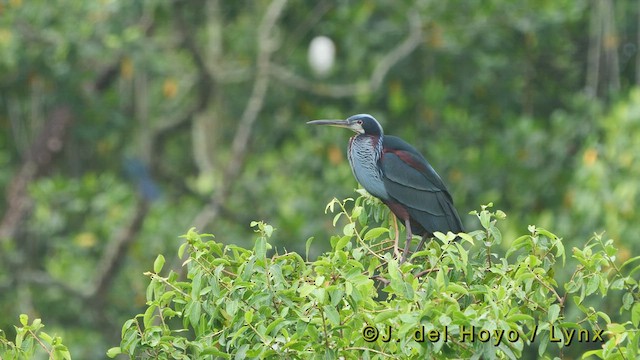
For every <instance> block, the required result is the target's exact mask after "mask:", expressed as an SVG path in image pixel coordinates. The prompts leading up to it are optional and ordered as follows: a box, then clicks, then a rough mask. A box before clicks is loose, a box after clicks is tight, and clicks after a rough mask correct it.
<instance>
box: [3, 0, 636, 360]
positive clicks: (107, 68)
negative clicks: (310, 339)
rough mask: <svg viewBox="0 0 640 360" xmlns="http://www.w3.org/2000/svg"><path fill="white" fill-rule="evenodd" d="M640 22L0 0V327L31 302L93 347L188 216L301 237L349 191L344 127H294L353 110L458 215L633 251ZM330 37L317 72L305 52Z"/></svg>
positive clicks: (406, 10) (323, 5) (498, 7)
mask: <svg viewBox="0 0 640 360" xmlns="http://www.w3.org/2000/svg"><path fill="white" fill-rule="evenodd" d="M639 19H640V6H639V5H638V3H637V2H633V1H618V2H613V1H611V0H601V1H570V0H561V1H518V2H513V1H508V0H492V1H482V2H475V1H447V2H437V1H393V2H392V1H383V0H379V1H376V0H370V1H358V2H356V1H342V2H333V1H318V2H286V1H280V0H274V1H273V2H269V1H219V0H218V1H216V0H210V1H204V0H200V1H178V0H174V1H152V0H149V1H137V2H129V1H117V0H104V1H91V2H77V1H70V0H59V1H54V2H49V1H21V0H11V1H6V2H3V3H1V4H0V74H2V75H1V76H0V128H1V129H2V131H1V133H0V135H1V136H0V164H1V166H0V185H1V187H2V189H4V191H2V192H1V194H0V197H1V200H2V201H1V202H0V214H1V219H0V314H1V316H0V328H2V329H5V330H6V331H9V332H10V331H12V328H11V324H14V323H15V319H17V316H18V314H20V313H28V314H30V315H32V316H31V317H41V318H42V319H43V322H44V323H46V324H47V327H48V331H49V332H52V333H53V332H57V333H58V334H61V335H62V336H63V337H64V339H65V343H66V344H68V345H69V347H70V349H71V350H72V353H74V354H75V356H77V357H80V358H99V357H103V356H104V353H105V350H106V349H107V348H108V347H109V346H113V345H114V344H117V343H118V341H119V337H120V328H121V326H122V323H123V321H124V320H126V319H128V318H130V317H131V316H132V314H135V313H137V312H139V311H140V309H141V308H142V307H143V306H144V304H145V296H144V291H145V287H146V279H145V278H144V277H142V276H141V273H142V272H143V271H145V269H148V268H149V264H151V263H152V261H153V259H155V257H156V255H157V254H158V253H165V254H166V253H167V252H169V251H173V249H175V248H176V246H177V244H179V241H178V239H177V238H176V235H177V234H181V233H183V232H184V231H185V229H188V228H190V227H191V226H195V227H196V228H197V229H198V230H199V231H203V232H211V233H214V234H216V236H217V239H218V241H220V242H223V243H235V244H238V245H242V246H247V245H248V244H250V242H251V241H252V240H251V235H250V234H251V233H252V230H251V229H250V227H249V223H250V222H251V221H252V220H255V219H261V220H264V221H266V222H268V223H270V224H272V225H273V226H274V227H275V228H276V229H277V231H278V233H279V236H278V237H277V239H278V241H280V242H279V243H277V244H276V246H278V247H281V248H286V249H288V250H294V251H298V252H300V253H302V252H304V250H305V249H304V246H305V245H304V244H305V242H306V240H307V239H308V238H309V237H311V236H314V237H316V238H317V239H325V238H326V237H327V233H328V232H329V230H330V229H331V217H330V216H328V215H325V214H324V213H323V210H322V209H324V206H325V204H326V203H327V202H329V201H330V200H331V199H332V198H333V197H337V198H344V197H346V196H353V189H355V188H356V187H357V184H356V182H355V180H354V179H353V177H352V175H351V173H350V170H349V166H348V163H347V161H346V156H345V148H346V143H347V138H348V136H350V134H347V133H346V132H340V131H339V130H337V129H317V128H309V127H307V126H305V121H307V120H310V119H317V118H345V117H347V116H349V115H352V114H355V113H362V112H367V113H371V114H373V115H374V116H375V117H377V118H378V119H379V120H380V121H381V122H382V125H383V126H384V128H385V131H386V132H387V133H389V134H394V135H399V136H401V137H403V138H405V139H406V140H407V141H408V142H410V143H412V144H414V145H415V146H416V147H417V148H418V149H419V150H420V151H422V152H423V153H424V154H425V156H426V157H427V158H428V159H429V160H430V161H431V163H432V164H433V165H434V167H435V168H436V169H437V171H438V172H439V173H440V175H441V176H442V177H443V178H444V179H445V181H446V183H447V184H448V185H449V188H450V190H451V193H452V195H453V197H454V200H455V203H456V206H457V208H458V209H459V211H460V213H461V214H463V216H462V217H463V221H464V222H465V224H467V226H468V227H469V230H473V227H475V226H477V225H476V223H474V222H473V219H472V217H469V216H468V215H465V214H466V213H467V212H468V211H470V210H472V209H475V208H477V207H478V205H479V204H485V203H487V202H489V201H492V202H494V203H495V204H496V205H497V206H498V207H499V208H500V209H503V210H505V211H506V212H507V214H509V218H508V220H506V221H504V222H503V223H502V225H501V226H502V230H503V233H504V235H505V236H504V237H505V238H513V236H515V235H516V234H521V233H522V232H523V230H526V227H527V225H529V224H534V223H535V224H537V225H538V226H541V227H545V228H550V229H553V230H554V232H555V233H556V234H558V235H559V236H561V237H563V239H564V242H565V247H566V248H567V249H570V248H571V247H572V246H580V245H581V244H584V243H585V242H586V241H587V240H588V239H589V238H590V237H591V236H592V234H593V232H602V231H607V236H610V237H612V238H613V239H614V240H615V245H616V247H618V248H619V249H620V251H619V254H618V256H617V257H618V260H621V261H624V260H626V259H628V258H630V257H632V256H633V255H636V254H638V252H639V250H640V240H638V237H637V234H638V232H639V230H640V229H639V225H638V224H640V221H638V218H639V217H638V215H639V214H638V213H637V210H636V203H637V200H638V197H639V191H640V187H639V185H638V182H637V180H636V179H637V177H638V175H640V170H638V169H639V168H638V160H637V157H638V155H637V154H638V153H640V151H639V149H638V148H639V147H640V142H639V140H638V139H640V128H639V125H638V124H640V93H639V92H638V90H637V89H635V87H637V85H638V84H640V56H638V50H639V47H640V37H639V36H638V34H639V32H640V29H639V28H638V23H640V21H639ZM320 35H323V36H327V37H329V38H330V39H332V41H333V42H334V44H335V50H336V51H335V63H334V65H333V67H332V68H331V70H330V72H329V73H328V74H325V75H320V74H318V73H316V72H314V70H313V69H312V68H311V67H310V65H309V63H308V58H309V54H308V48H309V44H310V42H311V40H312V39H313V38H315V37H316V36H320ZM503 246H505V248H508V246H509V243H508V242H506V243H504V244H503ZM328 247H329V246H328V244H326V243H323V242H322V241H316V242H314V243H313V245H312V249H311V251H312V255H313V256H317V255H318V254H320V253H321V252H322V251H324V250H326V249H327V248H328ZM168 259H169V260H168V261H169V262H172V264H168V265H171V266H173V267H174V268H177V267H178V266H179V264H180V263H179V260H177V259H175V258H174V259H173V260H172V259H170V258H168ZM603 301H604V302H606V301H608V299H605V300H603ZM616 306H617V305H615V306H614V305H613V303H611V306H610V307H611V314H610V315H611V316H615V315H616V313H617V309H618V308H617V307H616Z"/></svg>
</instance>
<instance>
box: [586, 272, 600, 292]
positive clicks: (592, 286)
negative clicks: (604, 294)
mask: <svg viewBox="0 0 640 360" xmlns="http://www.w3.org/2000/svg"><path fill="white" fill-rule="evenodd" d="M600 279H601V278H600V275H598V274H593V276H592V277H591V278H589V281H588V282H587V288H586V289H585V291H586V295H587V296H589V295H591V294H593V293H594V292H595V291H596V290H598V286H600Z"/></svg>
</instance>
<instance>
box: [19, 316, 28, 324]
mask: <svg viewBox="0 0 640 360" xmlns="http://www.w3.org/2000/svg"><path fill="white" fill-rule="evenodd" d="M20 324H22V326H27V325H29V315H27V314H20Z"/></svg>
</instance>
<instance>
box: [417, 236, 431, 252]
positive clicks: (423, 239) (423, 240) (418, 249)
mask: <svg viewBox="0 0 640 360" xmlns="http://www.w3.org/2000/svg"><path fill="white" fill-rule="evenodd" d="M428 237H430V236H429V233H428V232H427V233H424V234H423V235H422V239H421V240H420V242H419V243H418V247H417V248H416V252H418V251H420V249H422V245H424V243H425V241H426V240H427V238H428Z"/></svg>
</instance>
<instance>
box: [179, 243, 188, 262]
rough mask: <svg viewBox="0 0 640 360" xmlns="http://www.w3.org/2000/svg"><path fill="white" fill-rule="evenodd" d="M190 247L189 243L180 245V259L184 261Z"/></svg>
mask: <svg viewBox="0 0 640 360" xmlns="http://www.w3.org/2000/svg"><path fill="white" fill-rule="evenodd" d="M188 246H189V243H183V244H182V245H180V247H179V248H178V258H179V259H182V256H183V255H184V251H185V250H186V249H187V247H188Z"/></svg>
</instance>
